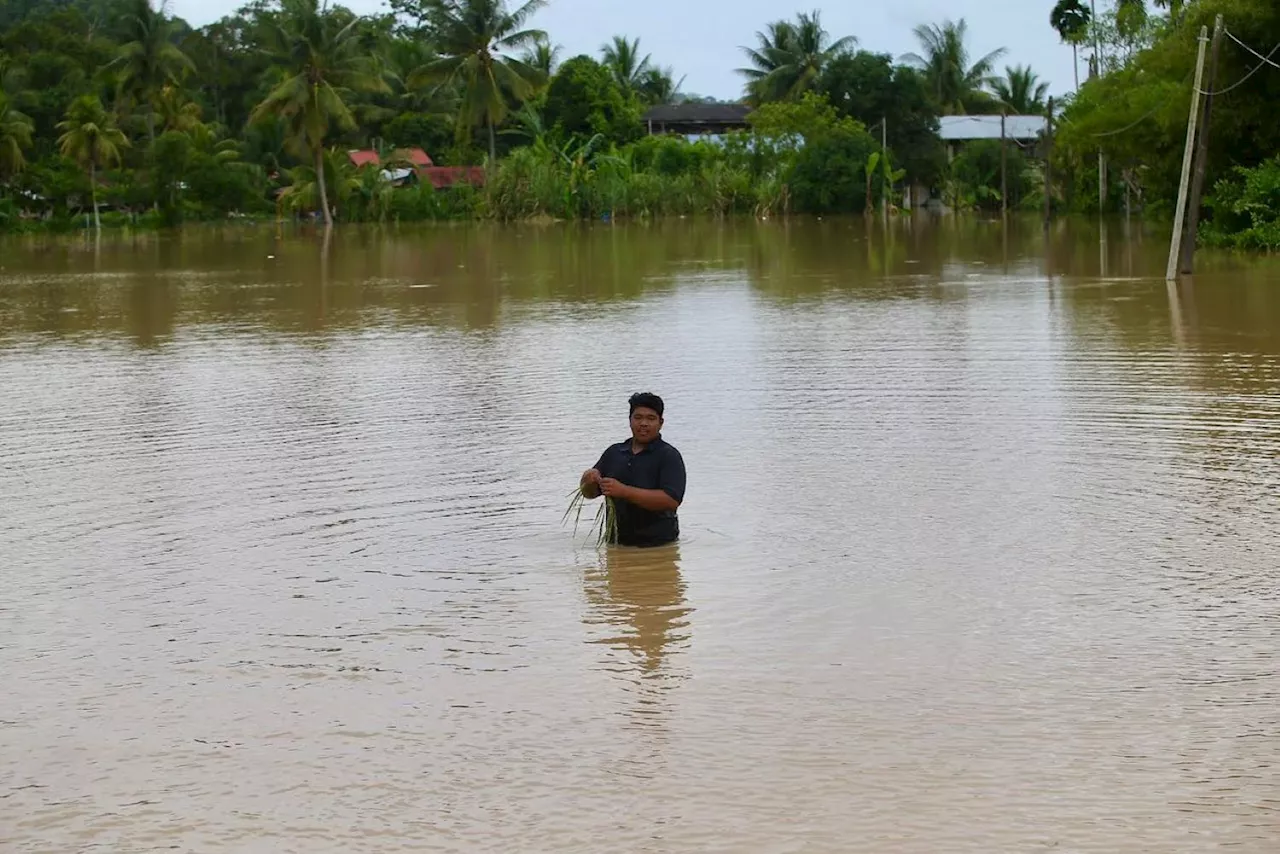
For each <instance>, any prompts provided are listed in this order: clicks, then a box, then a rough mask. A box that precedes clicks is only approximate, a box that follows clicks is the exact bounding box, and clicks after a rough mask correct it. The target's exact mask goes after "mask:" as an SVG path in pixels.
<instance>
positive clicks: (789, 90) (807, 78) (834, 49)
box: [738, 12, 858, 103]
mask: <svg viewBox="0 0 1280 854" xmlns="http://www.w3.org/2000/svg"><path fill="white" fill-rule="evenodd" d="M756 39H757V40H758V41H759V42H760V44H759V46H758V47H755V48H748V47H744V48H743V49H742V50H743V52H744V53H746V55H747V59H748V60H749V61H750V62H751V67H750V68H740V69H738V73H739V74H741V75H742V76H744V77H746V78H747V90H748V94H749V95H750V97H751V99H752V100H754V101H756V102H757V103H759V102H763V101H777V100H796V99H798V98H799V97H800V96H801V95H803V94H804V93H805V92H808V91H810V90H812V89H813V88H814V87H815V85H816V84H817V80H818V77H819V76H820V75H821V74H822V71H823V69H824V68H826V67H827V63H829V62H830V61H831V60H832V59H834V58H835V57H837V56H839V55H840V54H842V53H845V52H847V51H848V50H850V49H851V48H853V47H854V46H855V45H856V44H857V43H858V40H857V39H856V38H855V37H854V36H844V37H842V38H838V39H836V40H835V41H832V40H831V34H830V33H828V32H827V31H826V30H824V29H823V28H822V17H821V14H820V13H819V12H809V13H804V12H802V13H800V14H799V15H797V16H796V20H795V21H794V22H791V21H775V22H773V23H772V24H770V25H769V26H768V28H767V29H766V31H765V32H763V33H756Z"/></svg>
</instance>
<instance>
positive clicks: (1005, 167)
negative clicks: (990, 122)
mask: <svg viewBox="0 0 1280 854" xmlns="http://www.w3.org/2000/svg"><path fill="white" fill-rule="evenodd" d="M1008 118H1009V114H1008V112H1001V113H1000V215H1001V216H1002V217H1005V218H1008V216H1009V140H1008V137H1007V136H1006V135H1005V122H1006V121H1007V120H1008Z"/></svg>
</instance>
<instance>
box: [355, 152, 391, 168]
mask: <svg viewBox="0 0 1280 854" xmlns="http://www.w3.org/2000/svg"><path fill="white" fill-rule="evenodd" d="M347 156H348V157H350V158H351V163H352V164H353V165H354V166H355V167H356V168H360V167H361V166H379V165H381V163H382V159H381V158H379V157H378V152H376V151H373V150H371V149H370V150H365V151H348V152H347Z"/></svg>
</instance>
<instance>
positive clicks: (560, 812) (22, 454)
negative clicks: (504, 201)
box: [0, 220, 1280, 854]
mask: <svg viewBox="0 0 1280 854" xmlns="http://www.w3.org/2000/svg"><path fill="white" fill-rule="evenodd" d="M1165 251H1166V250H1165V243H1164V240H1163V239H1162V237H1161V235H1159V234H1157V233H1154V232H1149V231H1143V230H1141V229H1138V228H1137V227H1136V226H1135V227H1134V228H1125V227H1124V225H1123V224H1121V223H1108V224H1088V223H1087V224H1078V225H1070V224H1066V223H1061V224H1058V225H1056V226H1055V227H1054V229H1053V230H1052V231H1051V232H1050V233H1049V234H1048V235H1047V236H1046V235H1045V234H1044V233H1043V232H1042V230H1041V229H1040V228H1039V226H1038V225H1036V224H1035V223H1023V222H1020V221H1015V222H1014V223H1012V224H1011V225H1010V226H1009V227H1008V228H1007V229H1004V228H1001V226H1000V225H999V224H997V223H990V222H979V221H961V222H940V223H930V222H925V221H921V222H916V223H913V224H905V223H904V224H897V225H895V226H894V227H893V228H892V229H890V230H889V231H887V232H886V231H884V230H883V229H881V228H880V227H878V226H875V227H868V226H866V225H865V224H863V223H862V222H860V221H830V220H829V221H826V222H806V221H797V222H792V223H789V224H788V223H775V222H769V223H759V224H758V223H752V222H743V223H729V224H717V223H713V222H695V221H683V222H679V221H674V222H668V223H665V224H661V225H648V226H646V225H629V226H628V225H619V226H614V227H609V226H597V227H591V228H576V227H546V228H533V227H516V228H508V229H497V228H476V227H467V228H440V229H434V230H431V229H424V230H407V229H406V230H394V229H390V230H382V231H379V230H355V229H349V230H340V231H338V232H337V233H336V234H335V236H334V237H333V239H332V241H331V243H330V245H329V247H328V250H327V252H323V251H322V243H321V242H320V241H319V240H318V239H317V238H316V237H315V236H314V235H308V234H283V235H282V234H279V233H277V232H276V231H275V230H274V229H272V228H266V229H262V230H244V231H191V232H188V233H186V234H185V235H182V236H177V237H173V236H170V237H159V236H145V237H138V238H136V239H129V238H120V237H109V238H104V239H103V241H102V242H101V244H99V245H96V246H95V245H94V244H90V243H85V242H84V241H83V240H82V239H79V238H72V239H62V240H58V241H36V242H22V241H15V240H9V241H6V242H3V243H0V396H2V401H3V405H2V406H0V519H2V520H3V521H2V522H0V670H2V672H3V674H4V689H3V691H2V692H0V849H2V850H4V851H5V852H58V854H63V852H73V851H110V852H135V851H139V852H140V851H152V850H169V849H173V850H180V851H192V852H222V851H226V852H272V853H273V854H274V852H299V854H322V853H325V854H327V852H344V854H345V852H397V851H433V852H437V851H438V852H473V851H475V852H484V851H493V852H516V851H520V852H525V851H528V852H555V854H570V853H571V852H592V854H594V852H601V851H611V852H624V851H625V852H640V851H646V852H713V851H724V852H751V854H760V852H765V853H766V854H767V852H798V851H805V852H849V851H859V852H862V851H865V852H920V853H921V854H934V852H956V851H966V852H1035V851H1042V850H1043V851H1064V852H1065V851H1072V852H1119V851H1135V852H1136V851H1142V852H1200V851H1208V850H1216V849H1229V850H1231V851H1242V852H1259V854H1273V852H1275V851H1278V850H1280V677H1278V676H1277V671H1278V669H1280V512H1278V511H1280V506H1278V505H1280V264H1277V263H1276V262H1275V261H1274V260H1271V261H1268V260H1266V259H1249V258H1241V257H1237V258H1231V257H1208V258H1206V259H1205V260H1204V262H1203V265H1202V273H1201V275H1199V276H1198V277H1197V278H1196V279H1195V281H1194V282H1190V283H1185V284H1183V285H1182V286H1180V287H1178V288H1176V289H1170V288H1167V287H1166V285H1165V283H1164V282H1163V275H1162V273H1163V270H1164V253H1165ZM645 389H652V390H654V391H657V392H659V393H661V394H662V395H664V397H665V398H666V400H667V405H668V418H667V424H666V428H665V435H666V438H667V439H668V440H669V441H671V442H672V443H674V444H675V445H676V446H677V447H679V448H680V450H681V451H682V452H683V454H684V457H685V459H686V461H687V463H688V467H689V492H688V499H687V501H686V503H685V505H684V506H683V508H682V509H681V519H682V528H683V531H684V537H683V540H682V541H681V542H680V543H679V545H678V546H675V547H672V548H668V549H658V550H654V551H644V552H636V551H625V550H620V551H608V552H598V551H597V550H595V549H594V548H592V547H590V545H589V544H588V542H587V536H586V533H585V531H579V532H578V536H576V537H575V536H574V534H573V532H572V530H569V529H566V528H564V527H562V526H561V524H560V517H561V513H562V512H563V510H564V508H565V506H566V504H567V494H568V492H569V491H570V490H571V489H572V487H573V486H574V484H575V483H576V478H577V476H578V475H579V474H580V472H581V471H582V470H583V469H584V468H586V467H587V466H588V465H590V464H591V463H592V462H593V461H594V460H595V459H596V457H597V456H598V455H599V453H600V451H601V450H602V449H603V447H604V446H605V445H606V444H608V443H611V442H614V441H618V440H620V439H622V438H623V437H624V436H625V434H626V429H627V424H626V398H627V396H628V395H629V394H630V393H631V392H633V391H637V390H645Z"/></svg>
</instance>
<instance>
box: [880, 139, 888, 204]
mask: <svg viewBox="0 0 1280 854" xmlns="http://www.w3.org/2000/svg"><path fill="white" fill-rule="evenodd" d="M880 174H881V176H882V177H881V180H880V185H881V189H880V214H881V216H883V217H884V218H885V219H886V220H887V219H888V218H889V180H888V179H889V174H890V169H889V117H888V116H882V117H881V119H880Z"/></svg>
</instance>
